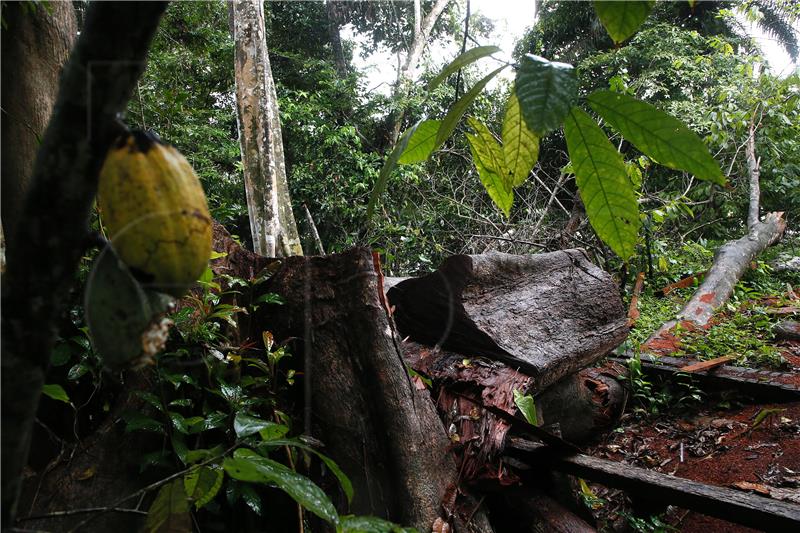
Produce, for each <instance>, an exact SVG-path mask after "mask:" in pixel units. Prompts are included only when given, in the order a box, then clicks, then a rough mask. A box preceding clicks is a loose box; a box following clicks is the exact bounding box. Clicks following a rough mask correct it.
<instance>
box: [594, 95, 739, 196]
mask: <svg viewBox="0 0 800 533" xmlns="http://www.w3.org/2000/svg"><path fill="white" fill-rule="evenodd" d="M588 101H589V105H590V106H591V107H592V109H594V110H595V111H596V112H597V114H599V115H600V116H601V117H603V118H604V119H605V120H607V121H608V122H609V123H610V124H611V125H612V126H614V128H616V129H617V130H618V131H619V132H620V133H622V135H624V136H625V138H626V139H628V140H629V141H630V142H631V143H633V144H634V145H635V146H636V148H638V149H639V150H641V151H642V153H644V154H645V155H647V156H648V157H650V158H651V159H653V160H655V161H657V162H658V163H660V164H662V165H664V166H666V167H669V168H672V169H675V170H685V171H687V172H691V173H692V174H694V175H695V176H696V177H697V178H699V179H701V180H708V181H711V182H713V183H717V184H719V185H724V184H725V177H724V176H723V175H722V171H721V170H720V168H719V164H718V163H717V162H716V161H715V160H714V158H713V157H712V156H711V154H710V153H709V152H708V149H707V148H706V147H705V145H704V144H703V141H702V140H700V138H699V137H698V136H697V135H695V134H694V133H692V132H691V131H690V130H689V129H688V128H687V127H686V126H685V125H684V124H683V123H681V122H680V121H679V120H677V119H675V118H673V117H671V116H669V115H667V114H666V113H664V112H662V111H659V110H658V109H656V108H655V107H653V106H652V105H650V104H648V103H646V102H642V101H641V100H637V99H635V98H632V97H630V96H627V95H624V94H619V93H613V92H611V91H595V92H594V93H592V94H591V95H589V98H588Z"/></svg>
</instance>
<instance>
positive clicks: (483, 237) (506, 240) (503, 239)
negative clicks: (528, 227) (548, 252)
mask: <svg viewBox="0 0 800 533" xmlns="http://www.w3.org/2000/svg"><path fill="white" fill-rule="evenodd" d="M470 237H472V238H475V239H493V240H495V241H504V242H510V243H513V244H525V245H528V246H533V247H535V248H541V249H545V248H547V245H545V244H541V243H538V242H532V241H523V240H521V239H513V238H508V237H495V236H494V235H470Z"/></svg>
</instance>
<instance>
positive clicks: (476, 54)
mask: <svg viewBox="0 0 800 533" xmlns="http://www.w3.org/2000/svg"><path fill="white" fill-rule="evenodd" d="M499 51H500V48H498V47H497V46H478V47H476V48H472V49H471V50H467V51H466V52H464V53H463V54H461V55H460V56H458V57H457V58H455V59H454V60H453V61H451V62H450V64H449V65H447V66H446V67H444V68H443V69H442V71H441V72H440V73H439V74H438V75H437V76H436V77H435V78H433V79H432V80H431V81H429V82H428V91H432V90H434V89H435V88H436V87H438V86H439V85H440V84H441V83H442V82H443V81H444V80H446V79H447V78H448V77H449V76H450V75H452V74H455V73H456V72H457V71H458V70H460V69H462V68H464V67H466V66H467V65H469V64H471V63H474V62H475V61H477V60H479V59H481V58H483V57H486V56H490V55H492V54H494V53H497V52H499Z"/></svg>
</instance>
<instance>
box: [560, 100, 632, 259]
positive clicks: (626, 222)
mask: <svg viewBox="0 0 800 533" xmlns="http://www.w3.org/2000/svg"><path fill="white" fill-rule="evenodd" d="M564 136H565V137H566V139H567V149H568V150H569V158H570V161H571V162H572V169H573V171H574V172H575V181H576V183H577V185H578V190H579V191H580V194H581V199H582V200H583V204H584V206H585V208H586V215H587V216H588V217H589V222H590V223H591V225H592V227H593V228H594V231H595V232H596V233H597V236H598V237H600V239H601V240H602V241H603V242H604V243H606V244H607V245H608V246H609V247H610V248H611V249H612V250H613V251H614V253H616V254H617V255H618V256H620V257H621V258H622V259H624V260H627V259H628V258H630V257H631V256H632V255H633V253H634V251H635V247H636V240H637V238H638V234H639V225H640V221H639V206H638V204H637V202H636V196H635V194H634V190H633V185H632V184H631V181H630V180H629V179H628V174H627V172H626V170H625V163H624V162H623V160H622V156H621V155H620V154H619V152H617V150H616V149H615V148H614V145H612V144H611V141H609V140H608V137H606V134H605V133H603V130H602V129H600V126H598V125H597V123H596V122H595V121H594V120H593V119H592V117H590V116H589V115H587V114H586V113H585V112H584V111H582V110H581V109H579V108H577V107H574V108H572V110H571V111H570V114H569V115H568V116H567V119H566V121H565V122H564Z"/></svg>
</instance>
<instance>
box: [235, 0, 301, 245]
mask: <svg viewBox="0 0 800 533" xmlns="http://www.w3.org/2000/svg"><path fill="white" fill-rule="evenodd" d="M230 10H231V18H232V21H233V38H234V41H235V77H236V101H237V110H238V124H239V142H240V145H241V149H242V162H243V164H244V179H245V190H246V193H247V209H248V212H249V215H250V230H251V232H252V235H253V249H254V250H255V252H256V253H258V254H259V255H263V256H267V257H275V256H287V257H288V256H292V255H302V254H303V249H302V247H301V245H300V237H299V234H298V232H297V224H296V223H295V219H294V214H293V213H292V204H291V200H290V198H289V185H288V182H287V179H286V166H285V163H284V157H283V138H282V133H281V123H280V116H279V111H278V96H277V94H276V92H275V82H274V81H273V79H272V68H271V66H270V61H269V52H268V50H267V41H266V32H265V29H264V6H263V2H260V1H256V0H235V1H233V2H232V3H231V4H230Z"/></svg>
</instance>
